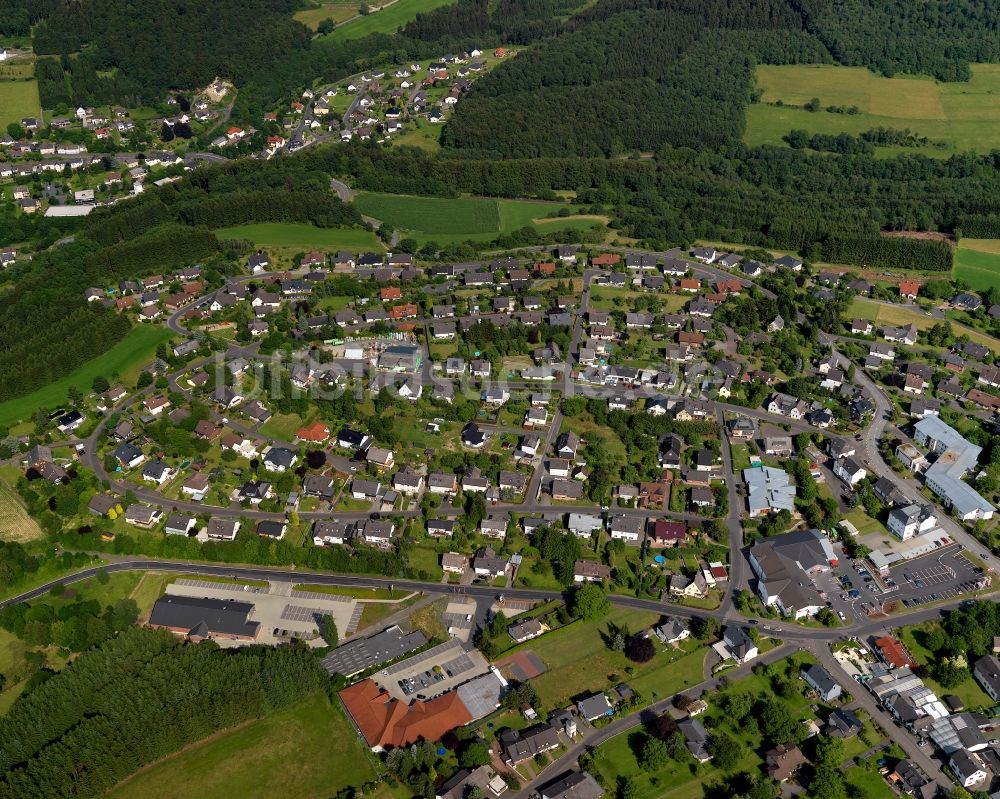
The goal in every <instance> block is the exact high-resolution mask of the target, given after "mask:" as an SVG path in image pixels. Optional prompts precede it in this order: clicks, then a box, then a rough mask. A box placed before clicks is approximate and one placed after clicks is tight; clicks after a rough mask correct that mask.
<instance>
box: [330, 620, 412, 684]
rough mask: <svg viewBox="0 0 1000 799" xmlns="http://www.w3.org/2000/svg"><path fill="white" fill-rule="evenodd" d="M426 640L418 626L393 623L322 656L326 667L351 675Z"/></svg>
mask: <svg viewBox="0 0 1000 799" xmlns="http://www.w3.org/2000/svg"><path fill="white" fill-rule="evenodd" d="M426 643H427V639H426V638H425V637H424V634H423V633H422V632H420V631H419V630H415V631H414V632H412V633H404V632H403V631H402V630H400V629H399V627H395V626H393V627H390V628H389V629H388V630H383V631H382V632H380V633H378V634H377V635H373V636H372V637H371V638H362V639H361V640H354V641H350V642H348V643H346V644H344V645H343V646H340V647H337V649H335V650H334V651H333V652H331V653H330V654H329V655H327V656H326V657H325V658H323V667H324V668H325V669H326V670H327V671H328V672H330V674H343V675H344V676H345V677H350V676H352V675H354V674H358V673H359V672H362V671H365V669H369V668H371V667H372V666H377V665H379V664H381V663H388V662H389V661H390V660H395V659H396V658H398V657H400V656H402V655H405V654H406V653H407V652H412V651H413V650H414V649H419V648H420V647H422V646H424V645H425V644H426Z"/></svg>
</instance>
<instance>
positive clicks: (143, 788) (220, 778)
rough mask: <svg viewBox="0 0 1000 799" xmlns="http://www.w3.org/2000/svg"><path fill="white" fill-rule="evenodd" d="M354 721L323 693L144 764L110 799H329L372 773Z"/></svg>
mask: <svg viewBox="0 0 1000 799" xmlns="http://www.w3.org/2000/svg"><path fill="white" fill-rule="evenodd" d="M369 757H370V755H369V753H368V752H366V751H365V750H364V748H363V745H362V743H361V741H360V740H359V738H358V736H357V734H356V733H355V731H354V730H353V729H352V727H351V724H350V722H348V721H347V719H346V718H345V717H344V714H343V712H342V711H341V710H340V708H339V707H333V706H332V705H331V704H330V701H329V700H328V699H327V698H326V696H324V695H322V694H320V695H317V696H314V697H312V698H311V699H307V700H306V701H304V702H302V703H301V704H299V705H296V706H295V707H292V708H288V709H286V710H282V711H280V712H278V713H274V714H272V715H270V716H267V717H265V718H263V719H260V720H258V721H254V722H251V723H249V724H245V725H243V726H241V727H238V728H236V729H235V730H229V731H226V732H222V733H219V734H218V735H215V736H212V737H211V738H209V739H208V740H206V741H202V742H200V743H197V744H194V745H192V746H190V747H188V748H186V749H183V750H181V751H180V752H178V753H176V754H174V755H171V756H169V757H166V758H164V759H163V760H161V761H159V762H157V763H154V764H152V765H151V766H149V767H147V768H145V769H143V770H141V771H139V772H138V773H137V774H135V775H134V776H133V777H132V778H130V779H128V780H126V781H125V782H123V783H121V784H120V785H119V786H118V787H117V788H116V789H114V790H112V791H111V792H109V793H108V794H107V796H108V797H111V799H133V798H134V799H201V797H204V796H211V797H215V799H229V797H239V799H264V798H265V797H268V798H269V797H273V796H294V797H296V799H327V797H330V796H334V795H335V794H336V793H337V790H338V789H339V788H343V787H348V786H352V787H354V788H357V789H358V791H359V793H360V788H361V786H362V785H363V784H364V783H365V782H367V781H369V780H372V779H374V778H375V773H374V771H373V770H372V766H371V762H370V760H369Z"/></svg>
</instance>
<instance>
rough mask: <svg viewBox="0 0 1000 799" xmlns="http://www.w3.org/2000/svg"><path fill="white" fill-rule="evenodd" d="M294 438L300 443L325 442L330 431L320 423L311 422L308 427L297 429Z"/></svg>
mask: <svg viewBox="0 0 1000 799" xmlns="http://www.w3.org/2000/svg"><path fill="white" fill-rule="evenodd" d="M295 437H296V438H297V439H299V440H300V441H315V442H322V441H326V440H327V439H328V438H329V437H330V429H329V428H328V427H327V426H326V425H325V424H323V423H322V422H313V423H312V424H311V425H309V426H308V427H302V428H299V432H297V433H296V434H295Z"/></svg>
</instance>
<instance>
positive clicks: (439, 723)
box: [340, 680, 472, 748]
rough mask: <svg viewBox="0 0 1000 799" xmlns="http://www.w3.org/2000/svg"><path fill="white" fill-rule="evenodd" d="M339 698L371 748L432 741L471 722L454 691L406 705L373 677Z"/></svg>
mask: <svg viewBox="0 0 1000 799" xmlns="http://www.w3.org/2000/svg"><path fill="white" fill-rule="evenodd" d="M340 699H341V701H343V703H344V707H345V708H346V709H347V712H348V713H350V715H351V718H352V719H354V723H355V724H357V725H358V729H359V730H360V731H361V734H362V735H363V736H364V738H365V740H366V741H367V742H368V745H369V746H372V747H376V746H378V747H383V748H386V747H397V748H398V747H402V746H408V745H409V744H412V743H415V742H417V741H421V740H424V741H436V740H438V739H439V738H440V737H441V736H442V735H444V734H445V733H446V732H448V731H450V730H453V729H455V728H456V727H461V726H462V725H464V724H468V723H469V722H470V721H472V714H471V713H469V710H468V708H466V706H465V705H464V704H463V703H462V700H461V699H460V698H459V695H458V692H457V691H449V692H448V693H446V694H443V695H442V696H439V697H437V698H436V699H432V700H430V701H429V702H422V701H421V700H419V699H416V700H414V701H413V703H412V704H411V705H406V704H404V703H403V702H400V701H399V700H398V699H394V698H392V697H391V696H390V695H389V694H387V693H384V692H383V691H382V690H381V689H380V688H379V687H378V685H377V684H376V683H375V681H374V680H362V681H361V682H359V683H357V684H355V685H352V686H351V687H350V688H345V689H344V690H343V691H341V692H340Z"/></svg>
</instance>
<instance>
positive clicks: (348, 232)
mask: <svg viewBox="0 0 1000 799" xmlns="http://www.w3.org/2000/svg"><path fill="white" fill-rule="evenodd" d="M214 233H215V235H216V236H218V237H219V238H220V239H248V240H249V241H252V242H253V243H254V246H256V247H301V248H302V249H303V250H304V249H306V248H310V247H323V248H326V249H330V250H335V249H345V250H380V249H381V248H382V244H381V242H380V241H379V240H378V236H376V235H375V234H374V233H372V232H371V231H370V230H363V229H361V228H342V227H316V226H315V225H308V224H305V223H299V222H260V223H257V224H253V225H236V226H234V227H226V228H219V229H218V230H216V231H214Z"/></svg>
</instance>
